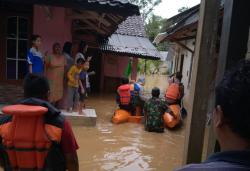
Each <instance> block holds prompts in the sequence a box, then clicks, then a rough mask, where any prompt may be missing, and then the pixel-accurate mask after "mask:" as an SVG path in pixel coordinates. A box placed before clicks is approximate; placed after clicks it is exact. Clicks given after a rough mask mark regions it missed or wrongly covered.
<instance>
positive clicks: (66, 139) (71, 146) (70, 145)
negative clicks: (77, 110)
mask: <svg viewBox="0 0 250 171" xmlns="http://www.w3.org/2000/svg"><path fill="white" fill-rule="evenodd" d="M61 146H62V150H63V153H64V155H66V154H74V153H76V150H77V149H78V148H79V146H78V144H77V142H76V139H75V136H74V133H73V131H72V128H71V125H70V123H69V121H67V120H66V119H65V120H64V127H63V131H62V140H61Z"/></svg>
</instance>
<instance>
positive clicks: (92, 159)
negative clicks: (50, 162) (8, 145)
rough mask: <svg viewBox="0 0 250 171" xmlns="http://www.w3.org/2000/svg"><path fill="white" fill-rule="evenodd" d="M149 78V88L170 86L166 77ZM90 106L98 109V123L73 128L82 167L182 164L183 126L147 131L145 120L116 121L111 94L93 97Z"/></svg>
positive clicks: (109, 169)
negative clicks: (174, 128)
mask: <svg viewBox="0 0 250 171" xmlns="http://www.w3.org/2000/svg"><path fill="white" fill-rule="evenodd" d="M147 79H149V80H151V81H147V85H146V89H150V88H151V87H154V86H155V85H157V86H159V87H161V89H164V85H165V86H167V84H166V79H165V77H162V76H161V77H158V78H155V77H150V78H147ZM157 79H158V81H157ZM163 79H165V81H164V80H163ZM87 107H88V108H94V109H96V113H97V116H98V119H97V126H96V127H74V128H73V130H74V133H75V135H76V138H77V141H78V144H79V146H80V149H79V150H78V155H79V163H80V171H149V170H150V171H151V170H156V171H170V170H173V169H174V168H177V167H179V166H180V165H181V161H182V153H183V146H184V128H182V129H180V130H177V131H169V130H166V131H165V133H163V134H157V133H148V132H145V131H144V128H143V125H142V124H132V123H126V124H120V125H114V124H112V123H111V117H112V115H113V112H114V110H115V109H116V104H115V100H114V97H113V96H112V95H103V96H95V97H90V98H89V99H88V100H87Z"/></svg>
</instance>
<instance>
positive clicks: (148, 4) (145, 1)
mask: <svg viewBox="0 0 250 171" xmlns="http://www.w3.org/2000/svg"><path fill="white" fill-rule="evenodd" d="M129 1H130V2H131V3H133V4H135V5H138V6H139V8H140V11H141V14H142V18H143V20H144V21H145V20H146V19H147V17H148V15H149V14H150V13H151V12H152V11H153V10H154V7H156V6H157V5H159V4H160V3H161V2H162V0H129Z"/></svg>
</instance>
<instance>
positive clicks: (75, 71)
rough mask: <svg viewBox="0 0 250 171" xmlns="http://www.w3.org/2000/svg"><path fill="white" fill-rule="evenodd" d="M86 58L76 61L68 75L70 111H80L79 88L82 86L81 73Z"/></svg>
mask: <svg viewBox="0 0 250 171" xmlns="http://www.w3.org/2000/svg"><path fill="white" fill-rule="evenodd" d="M84 62H85V61H84V59H82V58H79V59H77V61H76V64H75V65H73V66H72V67H71V68H70V70H69V72H68V74H67V76H68V109H67V110H68V112H72V111H73V110H74V111H78V110H79V106H78V103H79V93H78V89H79V87H80V84H81V81H80V73H81V71H82V67H83V64H84Z"/></svg>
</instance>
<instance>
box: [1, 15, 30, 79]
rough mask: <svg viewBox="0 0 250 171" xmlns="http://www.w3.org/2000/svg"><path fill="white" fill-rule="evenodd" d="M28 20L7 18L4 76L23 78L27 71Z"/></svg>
mask: <svg viewBox="0 0 250 171" xmlns="http://www.w3.org/2000/svg"><path fill="white" fill-rule="evenodd" d="M28 27H29V20H28V18H25V17H20V16H11V17H8V19H7V37H6V41H7V42H6V78H7V79H12V80H19V79H23V78H24V76H25V74H26V73H27V71H28V69H27V62H26V55H27V50H28V37H29V33H28V30H29V29H28Z"/></svg>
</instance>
